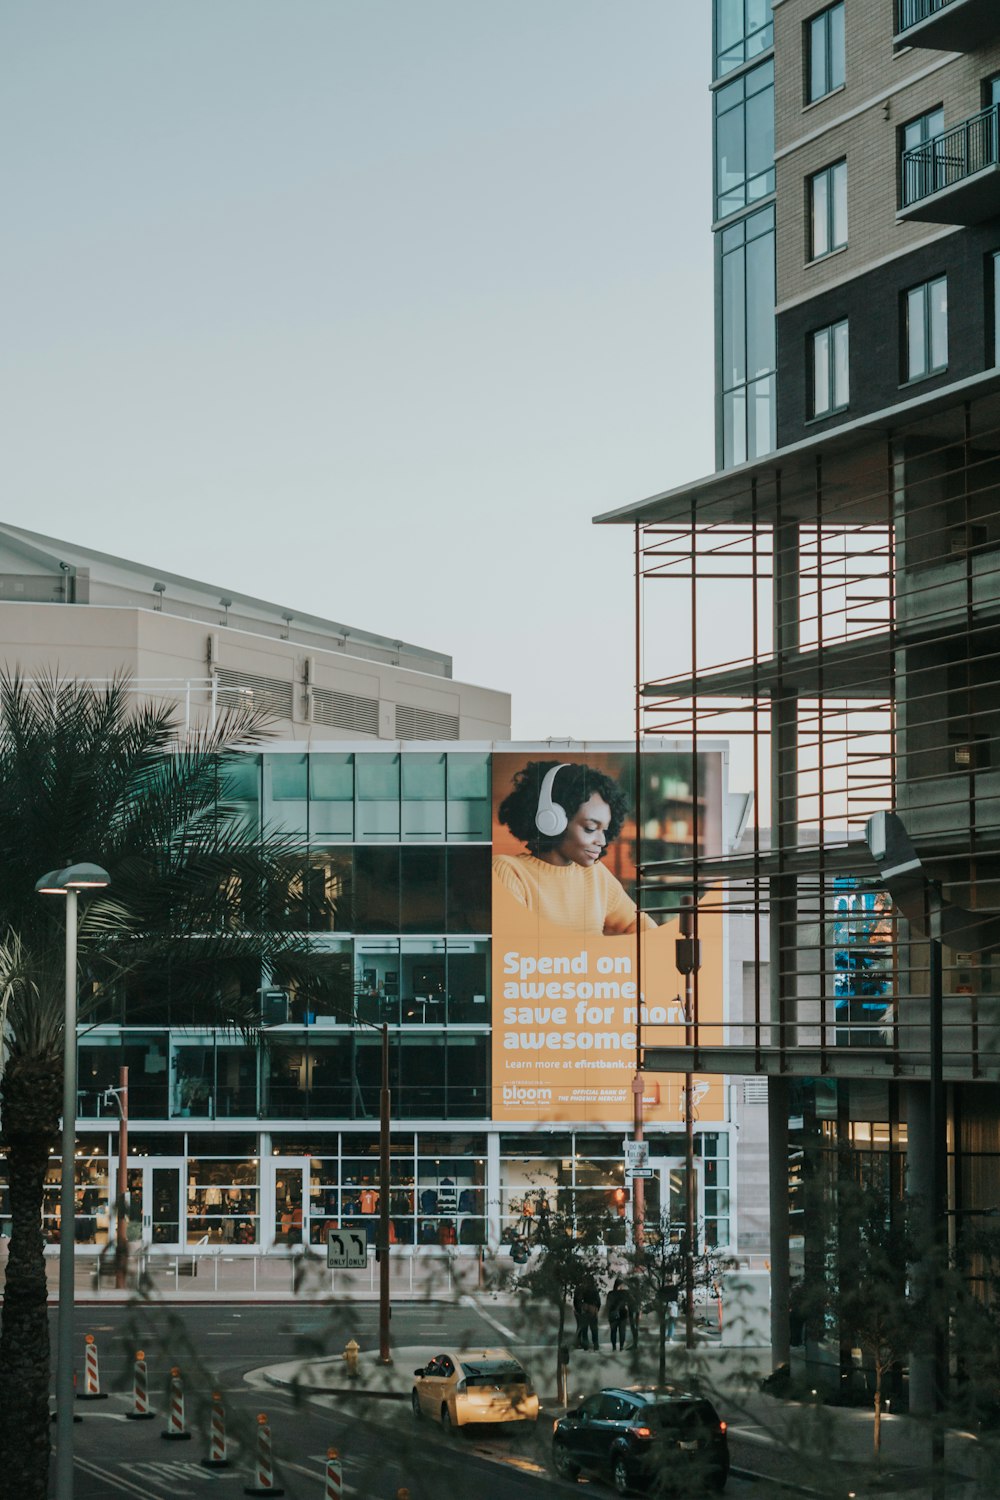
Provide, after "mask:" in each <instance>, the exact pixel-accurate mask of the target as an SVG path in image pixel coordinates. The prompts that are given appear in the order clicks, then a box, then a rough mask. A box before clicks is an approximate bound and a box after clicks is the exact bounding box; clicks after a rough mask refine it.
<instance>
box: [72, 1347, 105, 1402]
mask: <svg viewBox="0 0 1000 1500" xmlns="http://www.w3.org/2000/svg"><path fill="white" fill-rule="evenodd" d="M83 1344H84V1367H83V1390H82V1391H77V1393H76V1399H77V1400H78V1401H106V1400H107V1399H108V1397H107V1392H106V1391H102V1390H101V1367H100V1363H99V1362H98V1358H97V1345H96V1343H95V1342H94V1335H93V1334H92V1333H88V1334H87V1337H86V1338H85V1339H84V1341H83Z"/></svg>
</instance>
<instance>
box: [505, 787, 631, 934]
mask: <svg viewBox="0 0 1000 1500" xmlns="http://www.w3.org/2000/svg"><path fill="white" fill-rule="evenodd" d="M627 812H628V802H627V800H626V797H625V794H624V792H623V791H622V789H621V787H620V786H619V785H618V783H617V781H615V780H613V779H612V777H610V776H606V775H605V774H604V772H603V771H598V770H595V768H594V767H593V766H587V765H581V764H577V763H574V762H569V763H563V764H556V765H553V764H552V763H551V762H550V761H541V760H529V761H528V762H527V764H526V765H525V766H523V767H522V769H521V770H519V771H518V772H517V773H516V775H515V776H514V784H513V788H512V790H511V791H510V792H509V793H508V794H507V796H506V797H505V798H504V800H503V801H502V802H501V804H500V808H499V812H498V814H497V816H498V818H499V821H500V822H501V823H503V824H504V825H505V826H506V827H507V828H509V829H510V831H511V833H512V834H513V835H514V837H515V838H516V839H518V840H519V841H520V842H521V843H523V844H524V845H525V846H526V849H525V853H524V854H517V855H509V854H500V855H497V856H496V858H495V859H494V860H493V879H494V882H495V885H496V886H497V887H499V889H500V890H501V891H503V892H504V893H506V895H507V897H508V898H512V899H513V900H514V901H515V902H517V903H518V905H519V906H521V907H523V908H524V909H525V910H526V911H529V912H533V913H536V914H537V917H538V918H539V920H540V921H541V922H543V923H545V924H547V925H551V926H553V927H570V928H573V929H574V930H575V931H577V932H601V933H606V934H615V933H628V932H635V930H636V925H637V922H638V912H637V910H636V905H635V902H634V901H633V900H632V899H631V897H630V896H629V895H628V893H627V892H626V890H625V887H624V886H623V885H622V883H621V881H620V880H618V879H616V877H615V876H614V875H612V873H611V871H610V870H608V869H606V868H605V867H604V865H602V864H601V860H602V859H603V858H604V856H605V854H606V853H607V850H608V846H609V844H611V843H613V842H614V840H615V839H616V838H617V837H618V835H619V833H620V832H621V829H622V824H623V823H624V821H625V816H626V814H627ZM655 925H656V924H655V923H654V922H653V921H652V919H651V918H650V917H648V916H645V915H643V917H642V926H643V927H644V928H646V927H654V926H655Z"/></svg>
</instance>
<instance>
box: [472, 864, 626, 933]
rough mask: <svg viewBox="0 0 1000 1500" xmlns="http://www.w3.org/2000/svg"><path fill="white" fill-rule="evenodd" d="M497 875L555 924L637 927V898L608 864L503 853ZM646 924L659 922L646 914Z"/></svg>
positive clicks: (611, 929)
mask: <svg viewBox="0 0 1000 1500" xmlns="http://www.w3.org/2000/svg"><path fill="white" fill-rule="evenodd" d="M493 878H494V880H496V881H497V882H498V884H499V885H501V886H502V887H503V889H504V890H505V891H508V892H509V893H510V895H511V896H513V898H514V900H515V901H517V902H519V903H520V905H521V906H523V907H525V908H526V909H527V910H528V911H533V912H537V913H538V916H539V918H540V920H541V921H542V922H545V923H547V924H549V925H551V926H553V927H571V928H573V929H574V930H575V931H576V932H603V933H608V934H611V933H619V932H620V933H625V932H635V925H636V908H635V902H634V901H632V900H630V899H629V897H628V896H627V895H626V893H625V889H624V887H623V886H622V883H621V881H620V880H617V879H616V878H615V876H614V875H612V874H611V871H610V870H608V869H607V868H606V867H605V866H604V865H602V864H596V865H591V866H589V868H587V869H584V867H583V866H582V865H550V864H548V863H547V862H546V861H545V860H544V859H536V858H535V856H534V855H533V854H518V855H510V854H498V855H497V857H496V858H495V859H494V861H493ZM642 925H643V927H644V928H646V927H655V925H656V924H655V922H653V920H652V918H650V917H647V916H644V917H643V919H642Z"/></svg>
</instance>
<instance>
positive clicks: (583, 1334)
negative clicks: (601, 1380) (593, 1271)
mask: <svg viewBox="0 0 1000 1500" xmlns="http://www.w3.org/2000/svg"><path fill="white" fill-rule="evenodd" d="M573 1311H574V1312H575V1313H576V1328H577V1335H576V1336H577V1343H578V1344H579V1345H580V1348H581V1349H586V1348H587V1336H588V1334H589V1336H590V1338H591V1340H592V1343H593V1347H594V1350H595V1352H596V1350H597V1349H598V1348H599V1347H600V1345H599V1343H598V1336H597V1318H598V1315H599V1313H600V1311H601V1294H600V1292H599V1291H598V1288H597V1282H596V1281H595V1280H594V1278H593V1277H592V1276H588V1277H586V1279H585V1280H583V1281H581V1283H580V1285H579V1286H578V1287H577V1289H576V1293H575V1295H574V1297H573Z"/></svg>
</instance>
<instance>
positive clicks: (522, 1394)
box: [410, 1349, 538, 1428]
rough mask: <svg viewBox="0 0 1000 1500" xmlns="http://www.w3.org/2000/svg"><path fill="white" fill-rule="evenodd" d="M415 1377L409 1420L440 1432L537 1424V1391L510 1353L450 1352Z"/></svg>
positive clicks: (502, 1350)
mask: <svg viewBox="0 0 1000 1500" xmlns="http://www.w3.org/2000/svg"><path fill="white" fill-rule="evenodd" d="M413 1374H414V1376H415V1379H414V1382H413V1391H412V1393H411V1396H410V1403H411V1405H412V1407H413V1415H414V1416H415V1417H418V1418H419V1417H430V1418H432V1420H434V1421H436V1422H440V1423H441V1426H442V1427H446V1428H447V1427H464V1426H466V1424H467V1423H470V1422H536V1421H537V1420H538V1397H537V1395H536V1394H535V1389H534V1387H533V1386H532V1384H531V1381H530V1380H529V1378H528V1376H527V1374H526V1373H525V1371H524V1368H523V1366H522V1365H521V1364H520V1363H519V1361H518V1360H516V1359H515V1358H514V1356H513V1354H511V1352H510V1350H509V1349H477V1350H475V1351H474V1352H470V1351H469V1350H467V1349H461V1350H455V1349H452V1350H449V1351H448V1352H446V1353H444V1354H436V1355H435V1356H434V1358H433V1359H432V1360H430V1361H429V1362H428V1363H427V1364H426V1365H424V1366H423V1368H422V1369H419V1370H414V1372H413Z"/></svg>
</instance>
